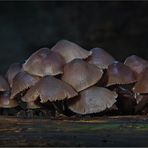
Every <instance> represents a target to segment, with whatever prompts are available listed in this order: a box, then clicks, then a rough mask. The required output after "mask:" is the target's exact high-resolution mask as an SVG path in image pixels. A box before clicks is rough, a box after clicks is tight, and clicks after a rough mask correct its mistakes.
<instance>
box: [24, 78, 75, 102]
mask: <svg viewBox="0 0 148 148" xmlns="http://www.w3.org/2000/svg"><path fill="white" fill-rule="evenodd" d="M76 95H77V92H75V90H74V89H73V88H72V87H71V86H70V85H68V84H67V83H65V82H63V81H61V80H59V79H56V78H54V77H52V76H45V77H43V78H42V79H41V80H40V81H39V82H38V83H36V84H35V85H34V86H33V87H31V88H30V89H29V90H28V92H27V93H26V95H25V96H24V97H23V98H22V100H23V101H25V102H31V101H35V100H36V99H37V98H38V97H40V99H41V101H40V102H41V103H44V102H47V101H48V100H49V101H51V102H52V101H57V100H64V99H69V98H72V97H74V96H76Z"/></svg>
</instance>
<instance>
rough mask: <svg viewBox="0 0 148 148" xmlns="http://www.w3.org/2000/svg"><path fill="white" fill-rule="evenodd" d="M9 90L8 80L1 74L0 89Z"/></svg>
mask: <svg viewBox="0 0 148 148" xmlns="http://www.w3.org/2000/svg"><path fill="white" fill-rule="evenodd" d="M9 90H10V86H9V83H8V81H7V80H6V79H5V78H4V77H3V76H2V75H0V91H2V92H4V91H9Z"/></svg>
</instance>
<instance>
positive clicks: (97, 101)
mask: <svg viewBox="0 0 148 148" xmlns="http://www.w3.org/2000/svg"><path fill="white" fill-rule="evenodd" d="M117 96H118V95H117V94H116V92H113V91H110V90H109V89H107V88H103V87H96V86H92V87H90V88H88V89H86V90H83V91H81V92H80V96H78V97H76V98H74V99H72V100H69V101H68V107H69V109H70V110H72V111H73V112H75V113H78V114H91V113H98V112H101V111H104V110H106V109H107V108H110V107H112V106H113V104H114V103H115V102H116V98H117Z"/></svg>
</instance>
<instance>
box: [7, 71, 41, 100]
mask: <svg viewBox="0 0 148 148" xmlns="http://www.w3.org/2000/svg"><path fill="white" fill-rule="evenodd" d="M39 79H40V78H39V77H38V76H33V75H30V74H28V73H27V72H24V71H22V72H19V73H18V74H17V75H16V76H15V77H14V79H13V83H12V90H11V96H10V98H11V99H14V98H15V97H16V96H17V95H18V94H20V93H21V92H23V91H25V90H27V89H28V88H30V87H31V86H33V85H34V84H35V83H36V82H37V81H39Z"/></svg>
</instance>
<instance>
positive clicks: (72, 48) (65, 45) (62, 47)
mask: <svg viewBox="0 0 148 148" xmlns="http://www.w3.org/2000/svg"><path fill="white" fill-rule="evenodd" d="M51 50H52V51H54V52H57V53H59V54H60V55H61V56H63V57H64V59H65V61H66V63H68V62H70V61H72V60H73V59H78V58H79V59H86V58H87V57H88V56H90V55H91V54H92V52H90V51H87V50H85V49H83V48H82V47H80V46H79V45H77V44H75V43H73V42H70V41H67V40H60V41H58V42H57V43H56V45H55V46H53V47H52V48H51Z"/></svg>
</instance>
